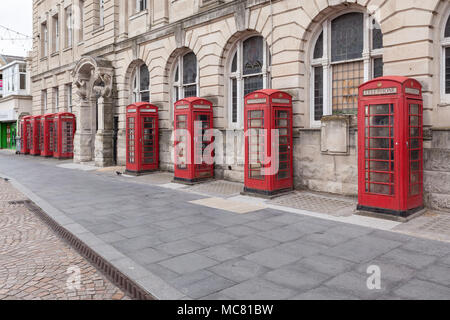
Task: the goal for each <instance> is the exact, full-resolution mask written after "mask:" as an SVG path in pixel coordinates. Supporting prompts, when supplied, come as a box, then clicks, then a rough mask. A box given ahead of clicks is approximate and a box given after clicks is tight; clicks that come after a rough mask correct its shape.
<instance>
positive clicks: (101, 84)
mask: <svg viewBox="0 0 450 320" xmlns="http://www.w3.org/2000/svg"><path fill="white" fill-rule="evenodd" d="M95 79H96V80H95V81H94V87H93V90H94V92H95V93H96V94H97V95H98V96H101V97H103V98H110V97H111V95H112V76H111V75H109V74H107V73H100V72H97V73H96V74H95Z"/></svg>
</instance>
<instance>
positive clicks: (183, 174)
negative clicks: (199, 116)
mask: <svg viewBox="0 0 450 320" xmlns="http://www.w3.org/2000/svg"><path fill="white" fill-rule="evenodd" d="M175 129H176V130H175V144H174V147H175V167H176V168H175V170H176V176H177V177H178V178H182V179H188V178H189V177H190V176H191V174H190V172H189V170H188V169H189V167H188V163H189V158H190V153H191V139H190V137H189V132H188V114H187V113H185V114H177V115H176V116H175Z"/></svg>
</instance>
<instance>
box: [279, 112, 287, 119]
mask: <svg viewBox="0 0 450 320" xmlns="http://www.w3.org/2000/svg"><path fill="white" fill-rule="evenodd" d="M288 115H289V114H288V112H287V111H277V118H282V119H287V118H288Z"/></svg>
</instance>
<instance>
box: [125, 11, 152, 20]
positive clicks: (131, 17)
mask: <svg viewBox="0 0 450 320" xmlns="http://www.w3.org/2000/svg"><path fill="white" fill-rule="evenodd" d="M147 14H148V9H145V10H142V11H140V12H138V13H135V14H133V15H132V16H130V18H129V20H130V21H131V20H134V19H137V18H139V17H142V16H145V15H147Z"/></svg>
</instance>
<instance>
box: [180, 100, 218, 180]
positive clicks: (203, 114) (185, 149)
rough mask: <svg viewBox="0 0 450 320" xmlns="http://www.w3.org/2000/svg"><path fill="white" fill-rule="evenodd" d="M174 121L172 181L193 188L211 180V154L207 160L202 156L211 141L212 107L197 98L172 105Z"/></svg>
mask: <svg viewBox="0 0 450 320" xmlns="http://www.w3.org/2000/svg"><path fill="white" fill-rule="evenodd" d="M174 119H175V120H174V128H175V143H174V147H175V159H174V160H175V174H174V181H177V182H182V183H188V184H192V183H196V182H199V181H202V180H205V179H210V178H213V177H214V163H213V155H214V154H213V153H212V154H210V155H209V156H210V157H209V158H208V155H206V153H205V149H206V148H208V147H209V146H210V144H211V143H213V141H214V140H213V136H212V134H211V132H210V131H207V130H208V129H212V128H213V108H212V103H211V102H210V101H208V100H206V99H202V98H198V97H189V98H185V99H181V100H179V101H177V102H175V111H174ZM204 156H206V157H204Z"/></svg>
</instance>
